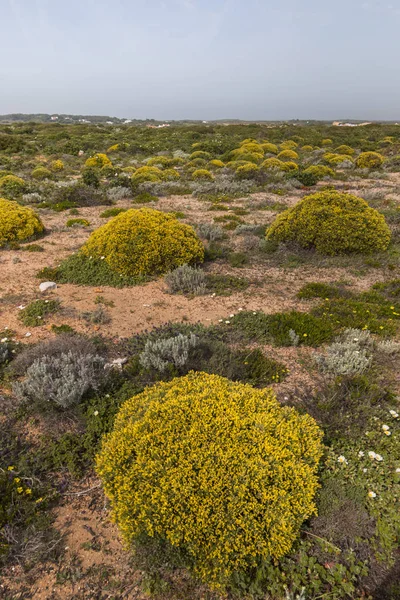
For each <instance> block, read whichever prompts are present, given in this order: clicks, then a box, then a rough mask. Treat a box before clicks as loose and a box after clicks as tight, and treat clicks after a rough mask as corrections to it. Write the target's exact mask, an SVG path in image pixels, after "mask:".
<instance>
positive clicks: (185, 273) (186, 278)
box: [164, 265, 206, 296]
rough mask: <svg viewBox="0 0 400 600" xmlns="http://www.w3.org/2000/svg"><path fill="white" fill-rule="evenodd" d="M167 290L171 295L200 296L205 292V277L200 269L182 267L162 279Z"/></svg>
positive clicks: (187, 266)
mask: <svg viewBox="0 0 400 600" xmlns="http://www.w3.org/2000/svg"><path fill="white" fill-rule="evenodd" d="M164 281H165V283H166V284H167V286H168V290H169V291H170V292H171V293H172V294H179V293H181V294H194V295H195V296H201V295H202V294H205V292H206V276H205V274H204V272H203V271H202V270H201V269H196V268H195V267H190V266H189V265H182V266H181V267H178V268H177V269H174V270H173V271H171V272H170V273H167V275H166V276H165V277H164Z"/></svg>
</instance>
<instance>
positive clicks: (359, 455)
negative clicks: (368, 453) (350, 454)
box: [358, 450, 364, 458]
mask: <svg viewBox="0 0 400 600" xmlns="http://www.w3.org/2000/svg"><path fill="white" fill-rule="evenodd" d="M363 456H364V452H363V451H362V450H360V452H359V453H358V458H362V457H363Z"/></svg>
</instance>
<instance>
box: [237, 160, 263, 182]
mask: <svg viewBox="0 0 400 600" xmlns="http://www.w3.org/2000/svg"><path fill="white" fill-rule="evenodd" d="M259 170H260V169H259V167H258V166H257V165H255V164H253V163H247V164H246V165H241V166H240V167H238V168H237V169H236V177H238V179H251V178H252V177H253V176H254V175H256V174H257V173H258V172H259Z"/></svg>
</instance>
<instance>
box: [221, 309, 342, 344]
mask: <svg viewBox="0 0 400 600" xmlns="http://www.w3.org/2000/svg"><path fill="white" fill-rule="evenodd" d="M231 327H232V328H233V330H234V332H235V333H236V334H238V335H239V337H240V339H243V340H245V341H249V342H258V343H260V344H265V343H267V344H268V343H273V344H275V345H276V346H291V345H292V344H293V339H292V335H291V334H290V331H293V332H294V333H295V335H296V336H298V341H297V344H296V345H298V344H304V345H305V346H320V345H321V344H324V343H325V342H329V341H331V340H332V339H333V337H334V335H335V330H336V329H337V326H336V328H335V324H334V323H332V322H330V321H329V320H328V319H326V318H324V316H315V315H311V314H308V313H302V312H296V311H291V312H287V313H273V314H271V315H266V314H264V313H260V312H247V311H243V312H241V313H239V314H237V315H235V317H233V319H232V320H231Z"/></svg>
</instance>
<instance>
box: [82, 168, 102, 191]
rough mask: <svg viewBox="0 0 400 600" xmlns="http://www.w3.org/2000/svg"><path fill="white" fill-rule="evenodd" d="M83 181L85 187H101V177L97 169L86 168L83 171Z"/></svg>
mask: <svg viewBox="0 0 400 600" xmlns="http://www.w3.org/2000/svg"><path fill="white" fill-rule="evenodd" d="M82 181H83V183H84V184H85V185H89V186H92V187H94V188H99V187H100V177H99V175H98V172H97V169H95V168H94V167H86V168H85V169H83V171H82Z"/></svg>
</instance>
